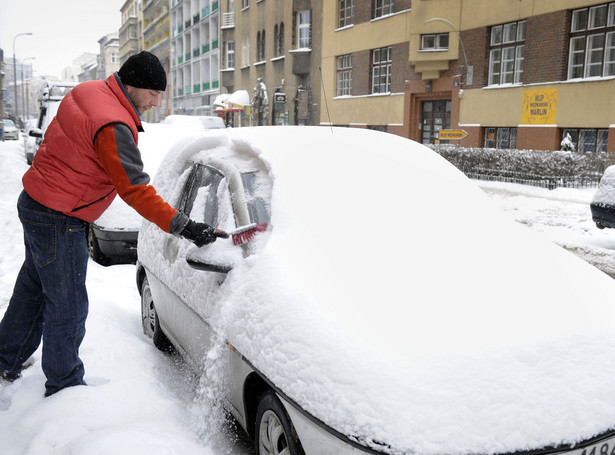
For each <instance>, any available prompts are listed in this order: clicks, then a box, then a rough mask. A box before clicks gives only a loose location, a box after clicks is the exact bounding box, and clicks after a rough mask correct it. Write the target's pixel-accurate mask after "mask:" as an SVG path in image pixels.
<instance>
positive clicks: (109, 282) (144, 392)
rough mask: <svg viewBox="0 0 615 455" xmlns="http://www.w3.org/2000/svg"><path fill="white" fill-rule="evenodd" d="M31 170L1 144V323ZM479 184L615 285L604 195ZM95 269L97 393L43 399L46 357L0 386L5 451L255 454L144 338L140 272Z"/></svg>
mask: <svg viewBox="0 0 615 455" xmlns="http://www.w3.org/2000/svg"><path fill="white" fill-rule="evenodd" d="M27 168H28V165H27V164H26V160H25V157H24V154H23V142H22V141H6V142H0V192H1V193H2V195H3V196H2V198H1V199H0V213H1V217H0V234H1V235H2V242H0V317H1V316H2V314H3V313H4V311H5V309H6V306H7V304H8V300H9V298H10V296H11V292H12V287H13V283H14V281H15V277H16V275H17V272H18V270H19V267H20V265H21V262H22V260H23V246H22V243H23V241H22V230H21V224H20V223H19V220H18V218H17V210H16V207H15V204H16V200H17V197H18V195H19V193H20V191H21V189H22V187H21V176H22V175H23V173H24V172H25V171H26V170H27ZM478 183H479V185H480V187H481V188H483V190H485V191H486V193H487V194H488V195H489V196H490V197H491V198H492V200H493V202H494V203H495V204H497V205H499V206H501V207H502V208H503V209H504V210H505V211H506V212H507V213H509V214H510V215H511V216H512V217H514V219H516V220H517V221H518V222H520V223H523V224H525V225H527V226H528V227H530V228H531V229H533V230H535V231H537V232H539V233H542V234H543V235H545V236H546V237H547V238H548V239H550V240H552V241H554V242H555V243H557V244H559V245H561V246H563V247H564V248H566V249H567V250H569V251H571V252H572V253H574V254H576V255H579V256H580V257H581V258H583V259H584V260H586V261H587V262H589V263H591V264H593V265H595V266H596V267H597V268H599V269H600V270H602V271H604V272H605V273H607V274H609V275H610V276H612V277H614V278H615V230H609V229H605V230H599V229H598V228H596V226H595V224H594V223H593V221H592V220H591V213H590V208H589V203H590V201H591V198H592V196H593V193H594V191H595V189H593V188H590V189H580V190H579V189H556V190H551V191H550V190H547V189H542V188H534V187H528V186H523V185H515V184H504V183H498V182H478ZM425 197H428V196H425ZM451 229H455V227H454V225H452V226H451ZM502 242H506V238H502ZM88 267H89V270H88V292H89V299H90V314H89V317H88V322H87V335H86V337H85V341H84V343H83V345H82V347H81V357H82V359H83V360H84V363H85V367H86V377H85V379H86V381H87V382H88V383H89V385H90V386H91V387H73V388H70V389H66V390H63V391H62V392H60V393H58V394H56V395H53V396H51V397H50V398H43V392H44V381H45V378H44V375H43V373H42V371H41V366H40V352H37V354H36V355H35V360H37V361H36V363H35V364H34V365H33V366H32V367H30V368H28V369H27V370H25V371H24V377H23V379H21V380H19V381H17V382H16V383H14V384H12V385H9V386H6V387H4V388H0V441H2V454H3V455H24V454H36V455H64V454H66V455H67V454H76V455H96V454H101V455H103V454H105V455H106V454H109V453H113V454H119V455H129V454H130V455H139V454H143V455H145V454H148V455H152V454H153V455H158V454H165V455H169V454H170V455H185V454H190V455H201V454H202V455H221V454H231V455H238V454H239V455H241V454H243V455H247V454H252V453H253V451H252V448H251V447H250V446H249V442H247V441H246V438H245V437H244V436H243V434H240V433H239V432H236V431H234V430H233V429H229V424H228V422H227V421H226V420H225V419H224V417H223V416H222V411H221V410H220V408H219V406H218V405H217V403H213V402H212V399H211V397H210V396H209V395H208V390H207V387H206V386H204V385H203V384H202V383H200V378H199V377H198V375H197V374H196V373H193V372H190V371H189V370H188V368H187V367H186V366H185V365H184V364H183V362H182V361H181V360H179V358H178V357H176V356H169V355H165V354H163V353H161V352H159V351H158V350H157V349H156V348H155V347H154V346H153V344H152V342H151V340H149V339H148V338H147V337H146V336H145V335H144V334H143V331H142V328H141V320H140V318H141V316H140V297H139V293H138V292H137V289H136V285H135V273H134V269H135V268H134V266H132V265H119V266H112V267H108V268H105V267H102V266H100V265H98V264H96V263H94V262H93V261H92V260H90V262H89V265H88Z"/></svg>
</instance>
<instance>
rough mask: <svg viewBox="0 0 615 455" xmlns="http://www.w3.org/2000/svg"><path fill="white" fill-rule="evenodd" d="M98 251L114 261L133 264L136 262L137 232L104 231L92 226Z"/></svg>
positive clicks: (94, 225)
mask: <svg viewBox="0 0 615 455" xmlns="http://www.w3.org/2000/svg"><path fill="white" fill-rule="evenodd" d="M91 228H92V229H93V230H94V235H95V236H96V239H97V240H98V246H99V248H100V251H101V252H102V253H103V254H104V255H105V256H107V257H108V258H111V259H113V260H114V261H118V260H121V261H122V262H125V263H134V262H135V261H136V260H137V237H138V235H139V231H133V230H112V229H105V228H102V227H100V226H97V225H96V224H92V225H91Z"/></svg>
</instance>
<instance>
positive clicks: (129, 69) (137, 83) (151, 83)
mask: <svg viewBox="0 0 615 455" xmlns="http://www.w3.org/2000/svg"><path fill="white" fill-rule="evenodd" d="M118 74H119V75H120V79H121V80H122V84H124V85H132V86H133V87H137V88H145V89H148V90H161V91H163V92H164V91H165V90H166V88H167V75H166V73H165V72H164V68H163V67H162V64H161V63H160V60H158V57H156V56H155V55H154V54H152V53H150V52H147V51H142V52H139V53H138V54H136V55H133V56H132V57H130V58H129V59H128V60H126V62H125V63H124V64H123V65H122V67H121V68H120V70H119V71H118Z"/></svg>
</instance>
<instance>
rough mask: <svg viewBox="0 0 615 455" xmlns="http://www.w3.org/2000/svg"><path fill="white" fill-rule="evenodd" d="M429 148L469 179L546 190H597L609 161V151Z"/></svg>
mask: <svg viewBox="0 0 615 455" xmlns="http://www.w3.org/2000/svg"><path fill="white" fill-rule="evenodd" d="M430 147H431V148H432V149H433V150H434V151H435V152H437V153H438V154H440V155H441V156H442V157H444V158H446V160H448V161H449V162H451V163H452V164H453V165H454V166H455V167H457V168H458V169H459V170H461V171H462V172H463V173H464V174H466V175H467V176H468V177H470V178H474V179H481V180H496V181H503V182H512V183H523V184H526V185H534V186H541V187H545V188H557V187H569V188H579V187H595V186H597V185H598V183H599V182H600V178H601V177H602V174H603V173H604V170H605V168H606V166H607V159H608V156H607V153H606V152H594V153H575V152H571V151H555V152H553V151H544V150H504V149H492V148H463V147H456V146H454V145H431V146H430Z"/></svg>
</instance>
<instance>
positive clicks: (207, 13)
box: [201, 6, 211, 18]
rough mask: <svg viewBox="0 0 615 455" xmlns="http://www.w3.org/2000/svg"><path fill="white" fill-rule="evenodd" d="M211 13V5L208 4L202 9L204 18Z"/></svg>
mask: <svg viewBox="0 0 615 455" xmlns="http://www.w3.org/2000/svg"><path fill="white" fill-rule="evenodd" d="M210 14H211V9H209V6H206V7H205V8H203V9H202V10H201V17H203V18H205V17H207V16H209V15H210Z"/></svg>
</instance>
